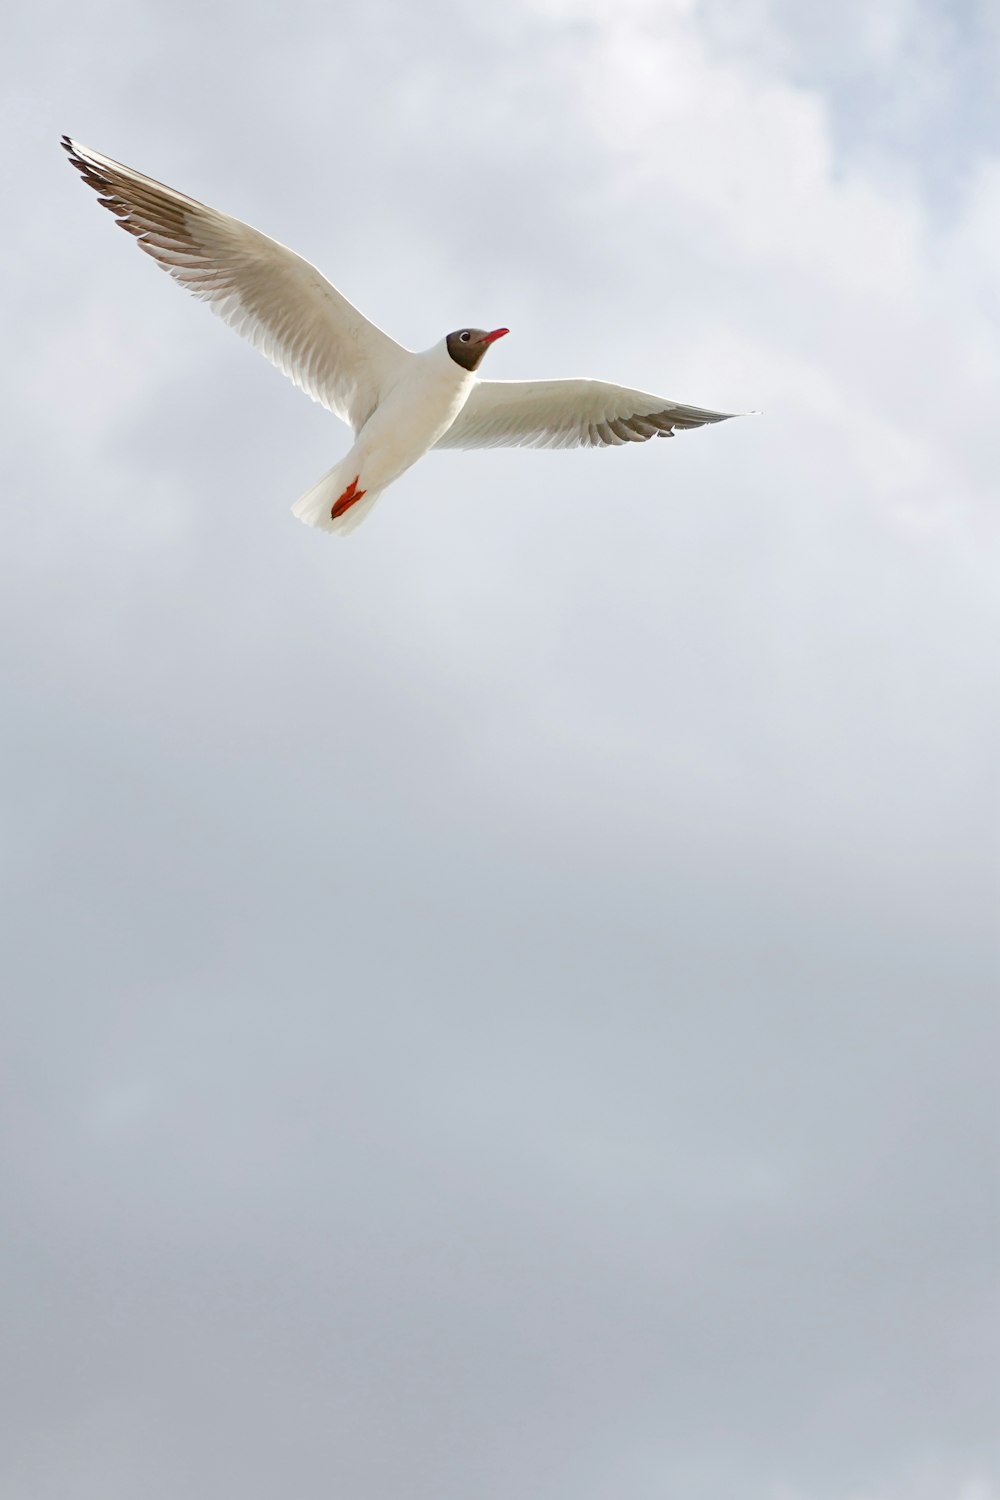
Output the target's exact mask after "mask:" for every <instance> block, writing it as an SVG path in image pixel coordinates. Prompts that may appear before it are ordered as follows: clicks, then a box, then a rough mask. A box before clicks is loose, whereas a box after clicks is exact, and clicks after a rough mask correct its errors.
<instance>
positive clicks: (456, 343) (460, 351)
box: [445, 328, 510, 370]
mask: <svg viewBox="0 0 1000 1500" xmlns="http://www.w3.org/2000/svg"><path fill="white" fill-rule="evenodd" d="M505 333H510V329H509V328H494V330H493V332H492V333H487V332H486V330H485V329H484V328H459V329H457V330H456V332H455V333H449V335H448V337H447V338H446V339H445V343H446V344H447V345H448V353H449V354H450V355H451V357H452V359H453V360H454V361H455V363H456V365H461V366H462V369H463V370H475V369H477V368H478V366H479V363H480V361H481V360H482V357H483V355H484V354H485V353H486V351H487V349H488V348H489V347H490V345H491V344H492V343H495V342H496V340H497V339H502V338H503V336H504V334H505Z"/></svg>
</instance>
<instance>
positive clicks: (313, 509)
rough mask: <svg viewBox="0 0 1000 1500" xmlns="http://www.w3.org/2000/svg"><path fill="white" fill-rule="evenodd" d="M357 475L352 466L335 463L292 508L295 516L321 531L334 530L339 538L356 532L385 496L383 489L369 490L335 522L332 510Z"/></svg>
mask: <svg viewBox="0 0 1000 1500" xmlns="http://www.w3.org/2000/svg"><path fill="white" fill-rule="evenodd" d="M348 469H352V472H351V473H348ZM356 472H357V470H356V469H353V465H352V464H350V463H347V464H345V462H344V460H343V459H341V461H340V463H338V464H334V466H333V468H332V469H331V470H330V471H329V473H327V474H324V475H323V478H322V479H320V480H318V481H317V483H316V484H314V485H313V487H312V489H310V490H306V492H305V494H304V495H302V496H300V498H299V499H298V500H296V502H295V504H294V505H293V506H292V515H293V516H297V517H298V518H299V520H300V521H303V522H304V523H305V524H306V526H315V527H317V529H318V530H320V531H331V532H333V533H334V534H335V535H337V536H346V535H347V534H348V532H351V531H354V530H355V529H356V528H357V527H358V526H360V525H361V522H362V521H363V520H364V518H365V516H366V515H367V514H368V512H369V511H370V510H371V508H372V506H373V505H374V504H375V501H376V500H377V499H378V497H379V495H381V493H382V491H381V490H368V491H367V492H366V493H365V494H364V495H363V496H362V498H361V499H360V500H358V501H357V502H356V503H355V504H354V505H352V506H351V507H350V508H349V509H348V510H345V512H344V514H343V515H342V516H338V518H337V520H336V521H335V520H334V519H333V517H332V516H331V515H330V511H331V510H332V509H333V506H334V504H335V502H336V501H337V499H338V498H339V497H340V496H341V495H342V494H343V493H344V490H345V489H346V488H347V486H348V485H349V484H350V482H351V480H352V479H353V478H354V475H355V473H356Z"/></svg>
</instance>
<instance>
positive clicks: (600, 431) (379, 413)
mask: <svg viewBox="0 0 1000 1500" xmlns="http://www.w3.org/2000/svg"><path fill="white" fill-rule="evenodd" d="M62 145H63V149H64V150H65V151H66V152H67V153H68V154H69V159H70V161H71V162H72V164H73V166H74V167H75V168H76V169H77V171H78V172H79V173H80V176H81V177H82V178H83V180H84V182H85V183H86V184H87V185H88V187H92V188H93V189H94V190H95V191H96V193H97V194H98V201H99V202H100V203H101V204H102V206H103V207H104V208H106V209H109V210H110V212H111V213H113V214H114V216H115V219H116V220H117V222H118V224H119V225H120V226H121V227H122V229H125V230H127V231H128V233H129V234H131V235H134V236H135V240H136V243H137V244H138V246H139V248H140V250H144V251H145V252H146V254H147V255H151V256H152V257H153V259H154V260H155V261H156V263H157V265H159V266H160V267H162V269H163V270H164V271H166V272H168V273H169V275H171V276H172V277H173V278H174V280H175V281H179V282H180V283H181V285H182V286H185V287H187V289H188V291H190V292H192V293H193V294H194V295H195V296H196V297H199V298H201V300H202V301H203V302H207V303H208V305H209V307H210V308H211V309H212V311H213V312H215V313H217V314H218V315H219V317H220V318H222V319H223V320H224V321H225V322H226V323H228V324H229V326H230V327H231V328H235V329H236V331H237V333H242V334H243V335H244V337H246V338H248V339H249V340H250V342H251V344H253V345H254V346H255V347H256V348H258V349H259V350H260V351H261V353H262V354H265V355H266V356H267V358H268V359H269V360H271V362H272V364H275V365H277V367H278V369H279V370H281V371H283V372H284V374H286V375H288V376H289V377H290V378H291V379H292V380H293V381H294V382H295V384H296V385H297V386H298V387H299V388H300V389H301V390H303V391H305V392H306V394H307V395H308V396H311V397H312V399H313V400H314V401H319V402H320V403H321V404H322V405H323V406H325V407H327V408H328V410H330V411H332V412H334V413H335V414H336V415H337V416H338V417H340V418H341V419H342V420H343V421H344V422H346V423H347V424H348V426H350V427H351V428H352V430H353V432H354V445H353V447H352V448H351V450H350V452H349V453H347V454H346V455H345V457H344V458H342V459H341V460H340V461H339V463H336V464H334V466H333V468H332V469H331V470H330V471H329V473H327V474H324V476H323V478H322V479H320V480H319V481H318V483H316V484H314V485H313V486H312V488H311V489H309V490H307V491H306V493H305V494H304V495H303V496H302V497H301V499H299V500H298V501H296V503H295V505H293V507H292V513H293V515H296V516H298V518H299V520H300V521H304V522H305V523H306V525H308V526H316V527H319V528H320V529H321V530H323V531H329V532H335V533H345V532H348V531H353V530H354V528H355V527H356V526H357V525H358V524H359V523H360V522H361V521H362V520H363V519H364V517H365V516H366V515H367V514H368V512H369V511H370V510H371V508H372V506H373V505H374V504H375V502H376V500H377V499H378V498H379V496H380V495H381V494H382V492H383V491H384V490H385V489H387V488H388V486H389V485H390V484H392V482H393V481H394V480H396V479H398V478H399V477H400V475H401V474H404V473H405V472H406V470H407V469H409V468H411V467H412V465H413V464H415V463H416V462H417V460H418V459H419V458H422V457H423V455H424V454H425V453H427V452H428V451H429V450H430V449H432V448H579V447H583V448H603V447H610V446H616V447H617V446H620V445H621V444H623V443H644V442H646V441H647V440H648V439H649V438H652V437H672V436H673V434H674V432H675V431H678V430H681V431H683V430H686V429H687V428H690V427H703V426H705V425H706V424H707V423H711V422H725V421H727V420H728V418H729V417H731V416H734V415H736V413H733V412H722V411H708V410H706V409H705V408H703V407H700V406H684V405H681V404H680V403H679V402H676V401H668V400H666V399H665V398H664V397H663V396H653V395H650V394H649V393H648V392H646V391H635V390H629V389H628V388H627V387H625V386H620V385H613V384H611V383H610V382H608V381H604V380H480V379H479V378H478V375H477V373H476V372H477V371H478V369H479V366H480V365H481V364H482V362H483V359H484V357H485V356H486V354H487V353H488V352H489V350H490V348H491V347H492V345H493V344H495V343H496V342H497V340H498V339H501V338H503V337H504V336H505V335H506V334H508V333H509V332H510V330H509V329H508V328H494V329H492V330H491V331H488V330H485V329H482V328H458V329H456V330H455V331H454V332H453V333H449V334H447V335H446V337H445V338H443V339H441V340H440V341H439V342H438V343H436V344H432V346H431V347H430V348H429V349H425V350H423V351H421V352H419V353H418V352H414V351H413V350H410V349H406V348H404V347H403V345H402V344H397V343H396V341H395V339H393V338H390V336H389V335H388V334H387V333H383V332H382V330H381V328H376V326H375V324H374V323H370V322H369V321H368V319H367V318H366V317H365V316H364V314H363V313H360V312H359V311H358V309H357V308H356V307H354V306H352V304H351V303H350V302H348V300H347V298H346V297H344V296H343V295H342V294H341V293H340V292H338V291H337V289H336V287H335V286H333V285H332V284H331V283H330V282H329V281H327V280H326V278H325V277H324V276H322V275H321V274H320V272H319V271H317V270H316V268H315V266H312V265H310V264H309V262H308V261H306V260H303V259H302V258H301V256H298V255H296V254H295V252H294V251H293V250H288V249H286V247H285V246H284V245H280V244H278V242H277V241H276V240H272V239H269V238H268V237H267V235H265V234H261V233H260V231H259V230H257V229H252V228H251V227H250V225H249V224H244V223H241V221H240V220H239V219H234V218H231V217H230V216H229V215H228V214H224V213H220V212H219V210H218V209H215V208H209V207H207V205H206V204H204V203H199V202H197V201H196V200H195V199H194V198H188V197H187V196H186V195H185V194H184V193H179V192H177V191H175V189H174V188H169V187H165V186H164V185H163V183H162V182H156V181H155V180H154V179H153V178H152V177H144V176H143V174H142V173H141V172H136V171H133V169H132V168H131V167H125V166H122V164H121V163H120V162H117V161H112V160H111V159H110V157H107V156H101V154H100V153H99V152H97V151H91V150H90V149H89V147H87V146H82V145H81V144H80V143H79V142H78V141H75V140H72V139H71V138H70V137H69V136H63V138H62Z"/></svg>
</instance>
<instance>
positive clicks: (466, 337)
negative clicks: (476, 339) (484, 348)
mask: <svg viewBox="0 0 1000 1500" xmlns="http://www.w3.org/2000/svg"><path fill="white" fill-rule="evenodd" d="M471 337H472V334H471V333H470V332H469V330H468V329H466V330H465V332H464V333H460V334H459V338H460V339H461V340H462V343H463V344H467V343H468V342H469V340H470V338H471Z"/></svg>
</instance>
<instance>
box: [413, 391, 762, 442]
mask: <svg viewBox="0 0 1000 1500" xmlns="http://www.w3.org/2000/svg"><path fill="white" fill-rule="evenodd" d="M735 415H736V413H735V412H727V411H708V410H706V409H705V408H704V407H701V406H682V405H680V404H679V403H678V402H676V401H668V400H666V398H665V397H663V396H653V395H651V394H650V393H649V392H648V391H632V390H629V389H628V388H627V387H625V386H620V385H612V384H610V383H609V382H608V381H605V380H481V381H479V382H478V383H477V384H476V385H475V386H474V387H473V389H472V394H471V395H470V396H469V399H468V401H467V402H466V403H465V405H464V406H463V408H462V410H461V411H460V412H459V414H458V416H457V417H456V418H455V421H454V422H453V423H452V425H451V426H450V427H449V428H448V431H447V432H446V433H445V434H444V436H443V437H440V438H438V440H437V442H436V443H435V445H434V446H435V447H436V448H604V447H608V446H610V445H612V444H614V445H616V446H617V445H620V444H621V443H645V442H646V441H647V440H648V439H649V438H651V437H672V436H673V434H674V431H675V430H681V429H686V428H688V427H703V426H704V425H705V424H706V423H707V422H725V421H726V420H727V419H728V418H729V417H731V416H735Z"/></svg>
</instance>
